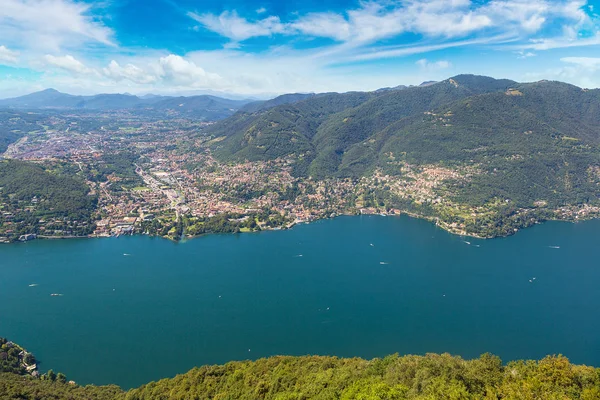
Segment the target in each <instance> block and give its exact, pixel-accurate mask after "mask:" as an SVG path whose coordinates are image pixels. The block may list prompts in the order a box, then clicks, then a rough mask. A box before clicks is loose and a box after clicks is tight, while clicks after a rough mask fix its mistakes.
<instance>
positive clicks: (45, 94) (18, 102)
mask: <svg viewBox="0 0 600 400" xmlns="http://www.w3.org/2000/svg"><path fill="white" fill-rule="evenodd" d="M82 100H83V97H82V96H73V95H70V94H66V93H61V92H59V91H58V90H54V89H46V90H42V91H41V92H35V93H31V94H27V95H25V96H21V97H15V98H12V99H3V100H0V107H7V108H8V107H10V108H30V109H34V108H80V107H81V105H82Z"/></svg>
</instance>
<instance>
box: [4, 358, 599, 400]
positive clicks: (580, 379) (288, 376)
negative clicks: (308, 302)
mask: <svg viewBox="0 0 600 400" xmlns="http://www.w3.org/2000/svg"><path fill="white" fill-rule="evenodd" d="M49 374H50V372H49V373H48V374H45V375H44V378H43V379H40V378H33V377H29V376H20V375H16V374H11V373H1V372H0V398H2V399H36V400H37V399H122V400H145V399H165V400H167V399H182V400H183V399H231V400H233V399H248V400H256V399H286V400H292V399H293V400H299V399H322V400H325V399H347V400H351V399H352V400H403V399H421V400H440V399H448V400H455V399H456V400H462V399H464V400H469V399H489V400H491V399H494V400H500V399H532V400H533V399H557V400H559V399H581V400H597V399H598V398H600V370H598V369H596V368H592V367H586V366H578V365H573V364H571V363H569V361H568V359H567V358H565V357H562V356H552V357H550V356H549V357H546V358H544V359H543V360H541V361H513V362H509V363H508V364H506V365H503V364H502V362H501V361H500V359H499V358H498V357H495V356H492V355H489V354H484V355H482V356H481V357H480V358H478V359H475V360H464V359H462V358H460V357H453V356H450V355H449V354H441V355H437V354H427V355H426V356H403V357H400V356H398V355H391V356H388V357H385V358H383V359H379V358H376V359H373V360H370V361H367V360H363V359H360V358H337V357H319V356H305V357H284V356H278V357H271V358H266V359H260V360H257V361H241V362H230V363H227V364H225V365H215V366H204V367H200V368H194V369H192V370H191V371H189V372H187V373H185V374H182V375H177V376H176V377H174V378H171V379H163V380H160V381H158V382H151V383H149V384H146V385H143V386H141V387H139V388H135V389H132V390H130V391H128V392H123V391H122V390H121V389H119V388H118V387H117V386H114V385H111V386H84V387H82V386H78V385H76V384H69V383H66V382H65V380H64V379H63V380H61V379H58V378H57V376H58V375H57V374H54V373H52V374H51V375H52V376H53V377H54V379H51V378H49V377H48V375H49Z"/></svg>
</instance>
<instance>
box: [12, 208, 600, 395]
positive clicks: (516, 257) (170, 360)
mask: <svg viewBox="0 0 600 400" xmlns="http://www.w3.org/2000/svg"><path fill="white" fill-rule="evenodd" d="M0 274H1V278H0V336H4V337H7V338H9V339H11V340H13V341H15V342H17V343H19V344H21V345H23V346H24V347H26V348H27V349H28V350H29V351H31V352H33V353H34V354H35V355H36V356H37V358H38V359H40V360H41V361H42V364H41V365H40V368H41V369H42V370H47V369H49V368H52V369H54V371H61V372H64V373H65V374H66V375H67V377H68V378H69V379H73V380H75V381H77V382H78V383H80V384H87V383H94V384H107V383H115V384H118V385H121V386H122V387H124V388H130V387H132V386H138V385H140V384H143V383H145V382H148V381H150V380H156V379H160V378H162V377H171V376H174V375H175V374H177V373H183V372H185V371H187V370H189V369H190V368H192V367H194V366H199V365H203V364H214V363H224V362H227V361H230V360H244V359H255V358H260V357H265V356H269V355H276V354H287V355H305V354H320V355H337V356H360V357H365V358H372V357H379V356H384V355H387V354H390V353H396V352H398V353H400V354H424V353H427V352H437V353H440V352H449V353H452V354H455V355H461V356H463V357H465V358H472V357H478V356H479V355H480V354H481V353H485V352H491V353H494V354H497V355H499V356H500V357H502V359H503V360H504V361H509V360H511V359H521V358H541V357H543V356H544V355H546V354H558V353H561V354H564V355H566V356H567V357H569V358H570V359H571V361H573V362H575V363H584V364H588V365H594V366H600V334H599V332H600V318H598V310H600V289H599V284H600V221H590V222H584V223H579V224H570V223H560V222H551V223H546V224H543V225H537V226H535V227H532V228H529V229H526V230H524V231H522V232H519V233H518V234H516V235H515V236H512V237H509V238H502V239H494V240H477V239H471V238H462V237H459V236H454V235H451V234H449V233H446V232H444V231H442V230H440V229H438V228H436V227H435V226H434V225H433V224H431V223H428V222H426V221H421V220H416V219H411V218H408V217H404V216H403V217H380V216H360V217H340V218H336V219H333V220H324V221H319V222H316V223H312V224H310V225H299V226H296V227H294V228H293V229H291V230H288V231H270V232H261V233H255V234H240V235H210V236H205V237H201V238H198V239H194V240H189V241H187V242H185V243H173V242H170V241H167V240H164V239H160V238H149V237H144V236H137V237H121V238H109V239H76V240H64V241H33V242H29V243H23V244H14V245H2V246H0ZM30 285H35V286H30ZM52 293H56V294H62V296H51V294H52Z"/></svg>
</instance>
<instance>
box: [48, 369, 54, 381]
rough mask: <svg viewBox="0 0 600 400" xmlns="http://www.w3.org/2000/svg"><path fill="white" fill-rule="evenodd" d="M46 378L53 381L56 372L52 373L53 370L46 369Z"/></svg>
mask: <svg viewBox="0 0 600 400" xmlns="http://www.w3.org/2000/svg"><path fill="white" fill-rule="evenodd" d="M46 378H47V379H48V380H49V381H55V380H56V374H55V373H54V371H52V370H48V372H46Z"/></svg>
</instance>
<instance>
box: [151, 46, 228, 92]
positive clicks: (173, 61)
mask: <svg viewBox="0 0 600 400" xmlns="http://www.w3.org/2000/svg"><path fill="white" fill-rule="evenodd" d="M158 75H159V76H160V77H161V79H163V80H164V81H167V82H170V83H173V84H175V85H177V86H187V87H203V88H204V87H210V88H219V87H223V86H225V84H226V83H225V81H224V80H223V78H221V77H220V76H219V75H218V74H215V73H209V72H206V71H205V70H204V69H203V68H201V67H199V66H197V65H196V64H195V63H194V62H191V61H188V60H186V59H184V58H183V57H181V56H177V55H174V54H170V55H168V56H166V57H161V58H160V60H159V70H158Z"/></svg>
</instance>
